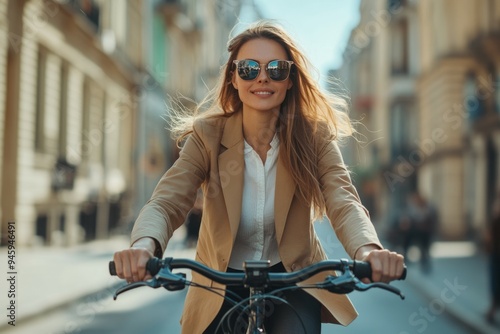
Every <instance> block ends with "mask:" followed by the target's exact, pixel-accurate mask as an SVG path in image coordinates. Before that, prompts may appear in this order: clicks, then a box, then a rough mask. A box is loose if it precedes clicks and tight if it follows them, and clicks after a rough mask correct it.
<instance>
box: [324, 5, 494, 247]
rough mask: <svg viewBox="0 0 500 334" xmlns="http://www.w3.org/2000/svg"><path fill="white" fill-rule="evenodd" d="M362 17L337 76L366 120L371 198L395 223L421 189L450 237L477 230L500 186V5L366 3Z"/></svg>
mask: <svg viewBox="0 0 500 334" xmlns="http://www.w3.org/2000/svg"><path fill="white" fill-rule="evenodd" d="M360 14H361V19H360V22H359V24H358V26H357V27H356V28H355V29H354V30H353V31H352V33H351V36H350V40H349V44H348V46H347V47H346V49H345V52H344V64H343V66H342V68H340V69H338V70H336V71H334V72H332V73H333V74H334V75H335V76H337V77H339V78H341V79H342V80H344V82H345V83H346V86H347V87H348V89H349V90H350V94H351V98H352V116H353V117H354V118H356V119H359V120H361V123H362V124H363V126H362V127H360V129H361V130H360V137H361V139H362V140H364V141H365V142H364V143H362V144H361V145H358V144H356V145H354V144H353V146H351V149H350V150H349V151H351V152H356V155H355V156H351V158H350V159H349V162H350V164H351V165H353V170H354V171H355V172H357V176H355V177H357V182H359V183H360V189H361V190H362V192H363V197H364V198H365V199H366V201H368V202H369V203H373V208H374V210H373V211H374V213H375V216H376V220H377V221H380V222H381V224H383V223H385V224H390V222H391V221H392V220H393V218H394V216H395V215H397V214H398V212H399V211H400V210H402V209H403V207H404V205H405V198H406V196H407V195H408V194H409V193H410V192H413V191H415V190H418V191H419V192H421V193H422V194H423V195H424V196H426V197H427V198H429V199H430V200H431V201H432V202H434V203H435V204H436V205H437V206H438V209H439V213H440V236H441V237H442V238H444V239H450V240H459V239H465V238H470V237H475V236H477V235H478V233H480V232H481V231H482V230H483V229H484V227H485V224H486V223H487V220H488V217H489V212H490V210H491V208H492V204H493V200H494V194H495V192H496V191H497V189H498V188H499V187H500V183H499V182H500V181H499V179H500V177H499V176H500V175H499V169H500V164H499V150H500V145H499V144H500V143H499V139H498V138H499V133H500V123H499V121H500V103H499V99H500V92H499V85H498V82H499V77H500V48H499V47H498V46H499V45H500V39H499V33H500V2H498V1H495V0H483V1H474V2H471V1H467V0H458V1H449V0H438V1H432V0H406V1H403V0H399V1H397V0H389V1H387V0H377V1H362V2H361V6H360ZM384 227H388V226H387V225H384Z"/></svg>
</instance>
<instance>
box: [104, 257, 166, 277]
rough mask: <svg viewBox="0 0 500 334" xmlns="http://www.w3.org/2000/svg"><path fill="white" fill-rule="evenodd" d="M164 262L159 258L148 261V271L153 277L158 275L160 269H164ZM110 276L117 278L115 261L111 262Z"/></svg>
mask: <svg viewBox="0 0 500 334" xmlns="http://www.w3.org/2000/svg"><path fill="white" fill-rule="evenodd" d="M162 265H163V264H162V262H161V259H159V258H157V257H152V258H151V259H149V260H148V263H147V264H146V270H147V271H148V272H149V273H150V274H151V275H152V276H154V275H156V274H158V272H159V271H160V269H161V268H162ZM109 274H110V275H111V276H116V265H115V261H109Z"/></svg>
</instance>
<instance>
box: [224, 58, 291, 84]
mask: <svg viewBox="0 0 500 334" xmlns="http://www.w3.org/2000/svg"><path fill="white" fill-rule="evenodd" d="M233 63H234V64H236V68H237V70H238V75H239V76H240V78H241V79H243V80H254V79H255V78H257V77H258V76H259V73H260V68H261V65H266V68H265V70H266V73H267V76H268V77H269V79H271V80H273V81H284V80H286V79H288V76H289V75H290V69H291V68H292V64H293V61H291V60H278V59H275V60H271V61H270V62H269V63H267V64H259V62H257V61H255V60H252V59H242V60H233Z"/></svg>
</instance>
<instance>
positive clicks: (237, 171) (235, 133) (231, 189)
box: [219, 112, 245, 242]
mask: <svg viewBox="0 0 500 334" xmlns="http://www.w3.org/2000/svg"><path fill="white" fill-rule="evenodd" d="M242 121H243V118H242V115H241V112H235V113H234V114H233V115H232V116H229V117H228V120H227V121H226V125H225V126H224V132H223V134H222V139H221V145H222V146H223V147H224V148H225V150H224V151H223V152H222V153H221V154H220V155H219V178H220V183H221V188H222V193H223V195H224V201H225V203H226V208H227V213H228V218H229V225H230V229H231V234H232V237H233V242H234V240H235V239H236V233H237V231H238V225H239V223H240V218H241V205H242V196H243V175H244V168H245V160H244V148H245V145H244V141H243V123H242Z"/></svg>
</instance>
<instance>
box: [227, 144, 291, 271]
mask: <svg viewBox="0 0 500 334" xmlns="http://www.w3.org/2000/svg"><path fill="white" fill-rule="evenodd" d="M278 153H279V140H278V136H276V135H275V136H274V138H273V140H272V141H271V148H270V149H269V151H268V152H267V157H266V162H265V163H262V159H261V158H260V157H259V155H258V154H257V152H255V150H254V149H253V148H252V146H250V145H249V144H248V143H247V142H246V141H245V150H244V154H245V174H244V181H243V198H242V206H241V219H240V224H239V227H238V232H237V234H236V240H235V242H234V246H233V250H232V253H231V259H230V260H229V267H230V268H233V269H240V270H241V269H242V268H243V262H244V261H245V260H270V261H271V265H274V264H276V263H278V262H280V261H281V259H280V256H279V253H278V243H277V241H276V229H275V228H274V192H275V189H276V166H277V161H278Z"/></svg>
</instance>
